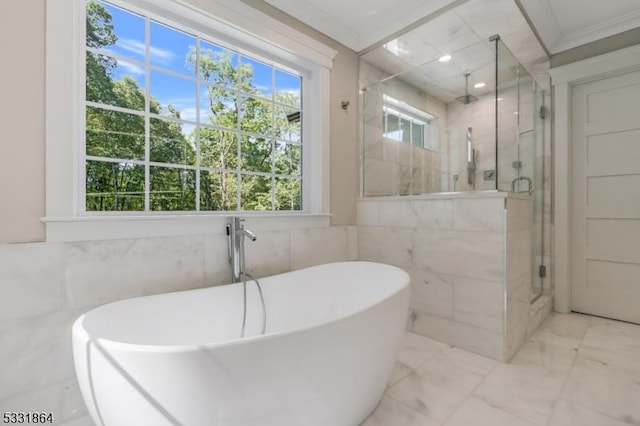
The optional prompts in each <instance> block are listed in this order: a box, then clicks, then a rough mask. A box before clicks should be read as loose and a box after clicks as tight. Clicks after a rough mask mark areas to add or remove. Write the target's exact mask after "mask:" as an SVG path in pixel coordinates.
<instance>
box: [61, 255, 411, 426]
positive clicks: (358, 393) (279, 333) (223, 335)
mask: <svg viewBox="0 0 640 426" xmlns="http://www.w3.org/2000/svg"><path fill="white" fill-rule="evenodd" d="M260 282H261V284H262V288H263V291H264V297H265V303H266V310H267V328H266V333H265V334H264V335H259V334H260V331H261V328H262V305H261V304H260V301H259V297H258V293H257V290H256V289H255V283H247V286H248V289H249V292H248V299H249V302H248V318H247V336H248V337H245V338H242V339H241V338H240V337H239V336H240V331H241V323H242V300H243V299H242V284H232V285H225V286H217V287H211V288H204V289H198V290H190V291H182V292H177V293H168V294H160V295H155V296H146V297H139V298H134V299H128V300H123V301H119V302H115V303H111V304H108V305H104V306H101V307H99V308H96V309H93V310H92V311H90V312H88V313H86V314H85V315H83V316H81V317H80V318H78V320H77V321H76V322H75V324H74V325H73V355H74V361H75V367H76V373H77V376H78V380H79V383H80V389H81V391H82V395H83V397H84V400H85V403H86V404H87V407H88V410H89V413H90V414H91V417H92V418H93V420H94V421H95V423H96V424H97V425H106V426H137V425H153V426H161V425H185V426H200V425H202V426H205V425H206V426H258V425H259V426H356V425H359V424H360V423H361V422H362V421H363V420H364V419H365V418H366V417H367V416H368V415H369V413H371V411H373V410H374V409H375V407H376V405H377V404H378V401H379V399H380V398H381V396H382V394H383V392H384V389H385V386H386V384H387V381H388V379H389V377H390V374H391V372H392V369H393V366H394V361H395V357H396V352H397V350H398V348H399V346H400V343H401V340H402V336H403V335H404V329H405V323H406V317H407V311H408V308H409V287H408V285H409V276H408V275H407V273H406V272H404V271H403V270H401V269H398V268H396V267H393V266H389V265H384V264H379V263H371V262H342V263H332V264H327V265H320V266H315V267H311V268H307V269H303V270H299V271H294V272H290V273H286V274H281V275H276V276H272V277H268V278H264V279H261V280H260Z"/></svg>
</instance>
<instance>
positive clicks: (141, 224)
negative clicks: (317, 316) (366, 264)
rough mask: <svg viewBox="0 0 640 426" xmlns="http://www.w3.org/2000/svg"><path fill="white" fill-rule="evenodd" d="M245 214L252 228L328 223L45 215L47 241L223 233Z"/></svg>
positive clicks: (318, 218)
mask: <svg viewBox="0 0 640 426" xmlns="http://www.w3.org/2000/svg"><path fill="white" fill-rule="evenodd" d="M232 216H241V217H244V218H246V220H247V222H246V224H247V227H248V228H251V229H252V230H253V231H256V232H269V231H284V230H289V229H300V228H318V227H326V226H329V220H330V217H331V215H330V214H315V213H313V214H310V213H273V214H269V213H252V212H228V214H224V215H218V214H215V215H213V214H211V215H195V214H184V215H157V216H149V215H140V216H135V215H130V216H77V217H45V218H42V219H41V220H42V222H44V224H45V227H46V235H47V238H46V240H47V241H48V242H67V241H92V240H115V239H127V238H153V237H172V236H185V235H202V234H224V233H225V232H226V231H225V224H226V223H227V222H228V220H229V217H232Z"/></svg>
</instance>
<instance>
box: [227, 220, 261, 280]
mask: <svg viewBox="0 0 640 426" xmlns="http://www.w3.org/2000/svg"><path fill="white" fill-rule="evenodd" d="M245 237H247V238H249V239H250V240H251V241H255V240H257V239H258V237H256V234H254V233H253V232H251V231H249V230H248V229H246V228H245V227H244V219H242V218H240V217H232V218H231V220H230V222H229V223H228V224H227V247H228V250H229V263H230V264H231V281H232V282H234V283H237V282H239V281H241V280H242V276H243V275H244V274H246V271H245V266H244V238H245Z"/></svg>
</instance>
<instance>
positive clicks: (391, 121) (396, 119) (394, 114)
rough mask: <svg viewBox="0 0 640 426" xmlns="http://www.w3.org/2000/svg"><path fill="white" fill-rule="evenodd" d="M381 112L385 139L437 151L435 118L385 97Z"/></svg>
mask: <svg viewBox="0 0 640 426" xmlns="http://www.w3.org/2000/svg"><path fill="white" fill-rule="evenodd" d="M382 110H383V115H382V117H383V123H382V126H383V136H384V137H385V138H387V139H391V140H395V141H399V142H406V143H409V144H412V145H414V146H417V147H419V148H424V149H428V150H430V151H438V148H439V143H438V132H437V121H438V119H437V117H435V116H433V115H431V114H429V113H427V112H425V111H422V110H420V109H418V108H415V107H413V106H411V105H409V104H407V103H405V102H402V101H400V100H398V99H395V98H392V97H391V96H387V95H384V104H383V107H382Z"/></svg>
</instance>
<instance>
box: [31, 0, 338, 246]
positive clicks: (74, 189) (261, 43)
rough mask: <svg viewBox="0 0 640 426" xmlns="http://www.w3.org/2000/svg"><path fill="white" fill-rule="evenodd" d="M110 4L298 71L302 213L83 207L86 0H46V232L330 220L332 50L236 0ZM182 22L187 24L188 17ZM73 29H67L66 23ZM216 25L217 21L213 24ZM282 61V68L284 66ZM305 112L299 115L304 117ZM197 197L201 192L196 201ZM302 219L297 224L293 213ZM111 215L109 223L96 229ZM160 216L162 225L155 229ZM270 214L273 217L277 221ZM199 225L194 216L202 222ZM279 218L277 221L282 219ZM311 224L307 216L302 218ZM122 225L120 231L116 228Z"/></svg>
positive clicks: (60, 235)
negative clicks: (232, 219)
mask: <svg viewBox="0 0 640 426" xmlns="http://www.w3.org/2000/svg"><path fill="white" fill-rule="evenodd" d="M109 3H112V4H113V5H115V6H118V7H123V8H125V9H128V10H130V11H132V12H137V13H141V12H143V14H144V15H147V16H150V17H155V18H159V20H160V22H165V23H171V24H177V25H179V28H184V27H187V28H189V29H190V32H191V30H193V31H197V32H198V35H200V36H203V37H205V38H207V39H208V40H211V41H213V42H215V41H217V40H223V42H224V45H226V46H230V47H233V48H234V49H236V50H237V51H240V52H241V53H243V52H244V53H247V54H248V55H249V56H251V57H252V58H256V59H260V58H267V59H270V60H272V61H275V62H277V63H278V64H281V65H282V66H284V67H288V68H290V69H295V70H296V71H298V72H299V74H301V75H302V77H303V86H302V94H301V96H302V103H303V104H302V110H304V111H305V116H307V117H308V118H309V119H308V120H307V121H305V122H304V125H303V126H302V135H301V138H302V140H303V141H304V149H303V158H302V164H303V165H304V167H303V170H302V176H301V177H302V182H303V183H302V197H303V206H302V210H301V211H299V212H291V211H287V212H283V213H279V212H277V211H266V212H250V211H220V212H217V211H200V212H197V211H187V212H156V211H154V212H149V211H146V212H126V213H124V212H86V211H84V202H85V200H84V186H85V183H84V179H85V175H84V167H85V166H84V160H85V153H84V152H82V150H83V149H84V143H82V144H81V143H79V142H78V141H84V131H85V129H84V108H85V75H84V73H85V69H84V66H85V65H84V58H85V56H84V54H85V19H86V18H85V7H84V4H85V2H84V0H48V2H47V12H46V13H47V16H46V19H47V21H46V22H47V28H46V35H47V45H46V59H45V63H46V77H45V79H46V103H45V108H46V113H45V114H46V216H45V217H44V218H43V219H42V220H43V222H44V223H45V225H46V230H47V240H48V241H56V240H63V241H64V240H87V239H97V238H105V237H106V238H120V237H137V236H142V237H144V236H156V235H165V236H166V235H184V234H185V233H187V234H190V233H200V232H203V230H204V229H205V227H206V226H205V223H213V222H215V223H220V219H223V220H226V217H228V216H232V215H242V216H251V217H256V218H258V217H262V218H263V219H264V220H263V222H264V223H265V224H267V223H270V221H271V222H273V220H275V219H277V218H282V217H301V218H304V219H300V220H298V219H293V220H292V221H288V223H289V224H290V225H289V226H290V227H300V226H303V227H304V226H307V225H304V224H306V223H308V224H314V226H315V225H316V224H317V225H320V224H323V225H324V224H328V216H329V192H328V191H329V185H328V183H329V165H328V157H329V155H328V148H329V119H328V117H329V94H328V93H329V85H330V70H331V67H332V64H333V58H334V57H335V55H336V54H337V51H335V50H334V49H332V48H330V47H328V46H326V45H324V44H322V43H320V42H318V41H316V40H315V39H312V38H310V37H309V36H306V35H304V34H302V33H300V32H298V31H297V30H295V29H293V28H291V27H288V26H287V25H285V24H283V23H282V22H280V21H277V20H275V19H274V18H271V17H270V16H268V15H265V14H264V13H262V12H260V11H258V10H256V9H253V8H252V7H250V6H248V5H246V4H244V3H242V2H228V1H224V0H208V1H206V2H205V1H203V0H190V2H186V1H184V0H157V1H150V0H137V1H135V2H128V1H125V0H110V1H109ZM187 24H188V25H187ZM70 28H71V30H70ZM211 28H215V30H211ZM285 69H286V68H285ZM304 119H305V118H304V116H303V120H304ZM196 202H199V200H196ZM298 221H299V222H300V224H302V225H300V224H297V222H298ZM106 223H109V226H108V228H111V229H112V230H111V232H109V233H108V234H107V235H105V232H103V230H100V229H98V228H99V226H97V225H101V226H102V227H103V228H104V227H105V224H106ZM160 223H162V227H163V229H162V230H161V229H159V224H160ZM274 223H275V222H274ZM198 224H200V225H198ZM278 226H280V225H278ZM308 226H311V225H308ZM119 229H121V230H119Z"/></svg>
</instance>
